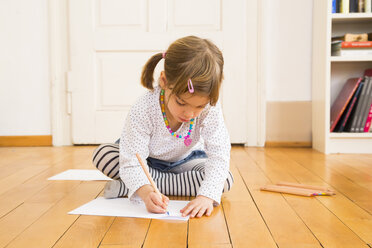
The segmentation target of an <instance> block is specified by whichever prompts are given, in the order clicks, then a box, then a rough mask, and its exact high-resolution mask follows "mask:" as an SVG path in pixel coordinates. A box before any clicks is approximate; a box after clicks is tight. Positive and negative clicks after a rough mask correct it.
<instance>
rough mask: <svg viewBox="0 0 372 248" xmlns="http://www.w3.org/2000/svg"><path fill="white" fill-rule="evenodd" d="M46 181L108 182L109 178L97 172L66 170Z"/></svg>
mask: <svg viewBox="0 0 372 248" xmlns="http://www.w3.org/2000/svg"><path fill="white" fill-rule="evenodd" d="M48 180H79V181H108V180H112V179H111V178H109V177H107V176H105V175H104V174H103V173H102V172H100V171H99V170H75V169H74V170H67V171H64V172H61V173H59V174H57V175H55V176H52V177H49V178H48Z"/></svg>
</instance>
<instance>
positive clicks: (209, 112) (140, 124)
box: [120, 86, 231, 205]
mask: <svg viewBox="0 0 372 248" xmlns="http://www.w3.org/2000/svg"><path fill="white" fill-rule="evenodd" d="M160 91H161V88H160V87H159V86H157V87H155V88H154V90H153V91H148V92H147V93H145V94H144V95H143V96H142V97H140V98H139V99H138V100H137V102H136V103H135V104H134V105H133V106H132V107H131V109H130V111H129V114H128V115H127V118H126V120H125V124H124V129H123V132H122V135H121V139H120V178H121V179H122V180H123V182H124V183H125V185H126V186H127V187H128V188H129V194H128V197H129V198H130V199H132V198H136V194H134V193H135V192H136V191H137V189H139V188H140V187H142V186H143V185H145V184H149V181H148V179H147V177H146V175H145V173H144V172H143V170H142V168H141V166H140V164H139V162H138V160H137V157H136V155H135V154H136V153H138V154H139V155H140V156H141V158H142V159H143V161H146V160H145V159H146V158H147V157H152V158H156V159H160V160H164V161H169V162H176V161H179V160H181V159H183V158H185V157H187V156H188V155H189V154H190V153H191V152H192V151H193V150H204V151H205V153H206V154H207V157H208V158H207V161H206V163H205V167H204V169H205V176H204V180H203V181H202V183H201V186H200V188H199V191H198V195H203V196H206V197H208V198H211V199H213V200H214V204H215V205H216V204H219V203H220V201H221V195H222V190H223V186H224V183H225V180H226V178H227V176H228V171H229V162H230V150H231V145H230V138H229V134H228V132H227V129H226V127H225V123H224V119H223V115H222V109H221V105H220V103H219V102H217V104H216V106H211V105H209V104H208V105H207V106H206V107H205V108H204V109H203V111H202V112H201V113H200V115H199V116H198V117H196V118H195V120H194V125H193V129H192V132H191V135H190V138H191V139H192V143H191V144H190V145H189V146H186V145H185V144H184V139H180V138H176V137H174V136H172V135H171V134H170V133H169V131H168V129H167V127H166V125H165V123H164V119H163V115H162V111H161V107H160V101H159V99H160ZM189 124H190V123H182V125H181V126H180V128H179V129H178V130H177V131H175V132H176V133H177V134H180V135H182V136H183V137H184V136H185V135H187V132H188V130H189Z"/></svg>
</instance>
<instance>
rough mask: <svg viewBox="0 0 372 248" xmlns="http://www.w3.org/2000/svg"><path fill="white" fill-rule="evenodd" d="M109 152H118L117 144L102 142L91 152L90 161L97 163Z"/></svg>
mask: <svg viewBox="0 0 372 248" xmlns="http://www.w3.org/2000/svg"><path fill="white" fill-rule="evenodd" d="M111 152H119V146H118V145H117V144H110V143H108V144H102V145H99V146H98V147H97V148H96V149H95V150H94V152H93V155H92V161H93V164H94V165H95V166H96V165H97V163H98V162H99V161H100V160H101V159H102V158H103V157H104V156H105V155H106V154H107V153H111Z"/></svg>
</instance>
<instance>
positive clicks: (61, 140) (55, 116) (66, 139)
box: [48, 0, 266, 147]
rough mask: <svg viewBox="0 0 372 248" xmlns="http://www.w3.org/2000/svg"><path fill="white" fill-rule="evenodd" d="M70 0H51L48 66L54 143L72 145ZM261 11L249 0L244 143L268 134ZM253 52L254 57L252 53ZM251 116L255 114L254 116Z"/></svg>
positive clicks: (256, 142)
mask: <svg viewBox="0 0 372 248" xmlns="http://www.w3.org/2000/svg"><path fill="white" fill-rule="evenodd" d="M68 10H69V0H50V1H48V19H49V24H48V25H49V27H48V29H49V66H50V83H51V124H52V137H53V145H54V146H65V145H72V138H71V137H72V135H71V92H72V86H71V85H70V84H69V74H70V68H71V67H70V57H69V53H70V51H69V27H68V25H69V19H68V17H69V12H68ZM262 11H263V3H262V1H260V0H251V1H247V19H246V21H247V27H248V29H249V30H253V31H254V33H255V34H256V35H255V36H253V37H250V39H251V40H252V39H253V42H250V45H249V46H248V44H247V58H248V67H249V68H247V71H248V72H249V73H248V80H247V81H248V82H247V83H248V87H247V88H248V89H249V90H250V91H251V92H248V93H247V95H248V96H249V97H248V99H247V105H248V110H249V111H250V113H253V116H255V118H254V121H248V125H247V127H246V128H247V137H246V139H245V140H246V142H245V143H244V145H246V146H259V147H263V146H264V144H265V135H266V132H265V130H266V97H265V78H264V75H265V74H264V72H263V64H264V61H263V56H262V53H263V52H264V51H263V48H262V46H261V40H262V28H263V27H262V23H263V20H262ZM252 55H254V56H252ZM251 116H252V115H251Z"/></svg>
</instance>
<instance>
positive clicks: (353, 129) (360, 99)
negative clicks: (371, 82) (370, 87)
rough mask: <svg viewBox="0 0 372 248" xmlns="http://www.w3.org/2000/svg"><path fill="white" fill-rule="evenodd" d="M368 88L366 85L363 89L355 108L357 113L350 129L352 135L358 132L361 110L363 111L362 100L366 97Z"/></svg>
mask: <svg viewBox="0 0 372 248" xmlns="http://www.w3.org/2000/svg"><path fill="white" fill-rule="evenodd" d="M366 88H367V87H366V85H365V84H364V86H363V88H362V92H361V93H360V95H359V97H358V102H357V104H356V107H355V113H354V115H353V118H352V123H351V128H350V132H352V133H355V132H357V129H356V128H357V123H358V120H359V116H360V110H361V107H362V98H363V95H365V92H366Z"/></svg>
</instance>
